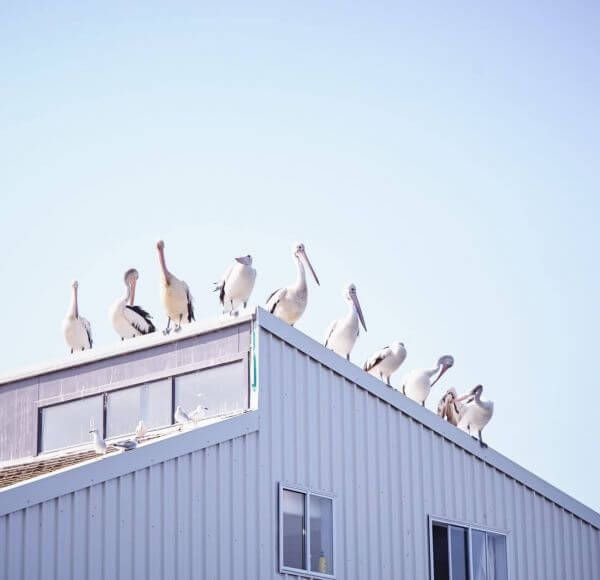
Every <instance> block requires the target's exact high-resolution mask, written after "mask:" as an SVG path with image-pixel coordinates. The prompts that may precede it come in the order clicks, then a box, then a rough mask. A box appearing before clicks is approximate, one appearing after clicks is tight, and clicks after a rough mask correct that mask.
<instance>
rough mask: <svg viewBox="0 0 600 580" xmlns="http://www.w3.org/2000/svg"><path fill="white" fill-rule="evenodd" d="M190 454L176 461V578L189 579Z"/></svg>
mask: <svg viewBox="0 0 600 580" xmlns="http://www.w3.org/2000/svg"><path fill="white" fill-rule="evenodd" d="M190 498H191V490H190V454H188V453H186V454H185V455H182V456H180V457H177V458H176V459H175V500H176V505H175V538H176V541H175V547H176V551H175V568H174V571H175V578H177V579H178V580H179V579H183V578H189V573H190V545H189V542H190V536H191V530H190V525H189V521H190V518H191V513H192V510H191V505H190V503H191V502H190Z"/></svg>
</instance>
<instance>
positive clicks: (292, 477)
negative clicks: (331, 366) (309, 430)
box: [280, 355, 298, 481]
mask: <svg viewBox="0 0 600 580" xmlns="http://www.w3.org/2000/svg"><path fill="white" fill-rule="evenodd" d="M297 358H298V357H297V356H290V355H288V356H286V359H285V367H284V369H282V374H283V380H282V381H281V384H280V390H281V394H280V398H281V405H282V409H281V412H282V422H283V426H284V428H283V430H282V433H281V435H282V440H281V446H282V450H283V456H282V471H281V479H282V480H283V481H297V479H296V478H297V475H296V473H297V463H298V456H297V449H298V439H297V438H298V432H297V425H296V401H297V388H298V387H297V384H296V372H295V371H296V364H295V362H296V360H297Z"/></svg>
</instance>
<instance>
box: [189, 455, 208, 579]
mask: <svg viewBox="0 0 600 580" xmlns="http://www.w3.org/2000/svg"><path fill="white" fill-rule="evenodd" d="M203 454H204V452H203V451H194V453H192V454H191V466H190V480H191V481H190V486H191V493H192V499H191V506H190V515H191V523H190V526H191V527H190V550H191V559H190V577H192V578H194V577H196V576H197V575H198V574H201V571H202V563H203V562H204V559H203V556H202V547H203V545H204V537H205V535H206V530H205V522H204V518H203V516H202V508H203V504H202V496H203V490H204V486H203V485H202V481H203V476H202V473H201V465H202V457H203Z"/></svg>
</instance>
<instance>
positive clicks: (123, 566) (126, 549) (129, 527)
mask: <svg viewBox="0 0 600 580" xmlns="http://www.w3.org/2000/svg"><path fill="white" fill-rule="evenodd" d="M117 490H118V497H117V505H118V510H117V514H118V520H117V553H118V561H117V578H118V579H119V580H129V579H131V578H133V559H132V558H133V550H134V547H135V544H136V541H137V537H136V536H135V535H134V533H133V529H134V527H133V526H134V519H133V473H128V474H126V475H123V476H121V477H119V479H118V485H117Z"/></svg>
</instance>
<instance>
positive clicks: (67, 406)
mask: <svg viewBox="0 0 600 580" xmlns="http://www.w3.org/2000/svg"><path fill="white" fill-rule="evenodd" d="M102 406H103V404H102V395H99V396H96V397H87V398H85V399H79V400H77V401H71V402H70V403H62V404H60V405H55V406H54V407H46V408H45V409H42V439H41V450H42V451H50V450H52V449H62V448H64V447H71V446H73V445H80V444H82V443H88V442H90V441H91V435H90V429H91V428H92V427H95V428H97V429H98V431H99V432H100V434H102Z"/></svg>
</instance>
